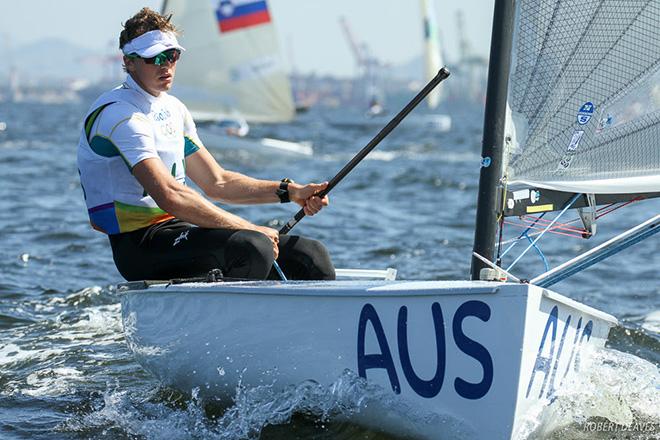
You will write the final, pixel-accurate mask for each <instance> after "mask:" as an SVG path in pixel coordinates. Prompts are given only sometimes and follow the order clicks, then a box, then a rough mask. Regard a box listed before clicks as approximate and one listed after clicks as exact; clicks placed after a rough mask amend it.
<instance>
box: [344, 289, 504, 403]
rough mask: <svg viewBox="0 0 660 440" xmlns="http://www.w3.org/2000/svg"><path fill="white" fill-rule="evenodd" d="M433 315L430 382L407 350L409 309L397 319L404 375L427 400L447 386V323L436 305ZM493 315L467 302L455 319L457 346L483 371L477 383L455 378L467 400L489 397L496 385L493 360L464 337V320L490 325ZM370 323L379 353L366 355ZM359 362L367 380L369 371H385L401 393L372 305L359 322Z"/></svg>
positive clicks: (481, 305)
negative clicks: (433, 359)
mask: <svg viewBox="0 0 660 440" xmlns="http://www.w3.org/2000/svg"><path fill="white" fill-rule="evenodd" d="M431 315H432V317H433V327H434V332H435V335H434V336H435V353H436V369H435V374H434V375H433V377H432V378H430V379H428V380H427V379H423V378H420V377H419V376H418V375H417V373H416V372H415V369H414V366H413V359H411V356H410V351H409V348H408V308H407V307H406V306H402V307H400V308H399V313H398V316H397V346H398V352H399V361H400V363H401V369H402V370H403V375H404V377H405V379H406V382H407V383H408V385H409V386H410V388H412V390H413V391H414V392H415V393H417V394H418V395H419V396H421V397H425V398H432V397H435V396H437V395H438V393H440V391H441V390H442V386H443V384H444V380H445V371H446V366H447V345H446V341H447V339H446V334H445V321H444V316H443V313H442V308H441V307H440V304H438V303H437V302H434V303H433V304H432V305H431ZM490 315H491V311H490V307H489V306H488V304H486V303H484V302H482V301H466V302H464V303H463V304H461V305H460V306H459V307H458V309H457V310H456V313H455V314H454V316H453V319H452V337H453V340H454V343H455V344H456V346H457V347H458V348H459V350H461V351H462V352H463V353H465V354H466V355H468V356H470V357H471V358H473V359H475V360H476V361H477V362H478V363H479V364H480V365H481V368H482V369H483V377H482V379H481V381H480V382H478V383H471V382H468V381H466V380H464V379H462V378H460V377H456V378H455V380H454V389H455V391H456V393H457V394H458V395H459V396H461V397H463V398H465V399H471V400H474V399H480V398H482V397H484V396H485V395H486V394H488V391H489V390H490V388H491V386H492V383H493V359H492V357H491V355H490V353H489V352H488V349H486V347H484V346H483V345H482V344H480V343H479V342H477V341H475V340H473V339H470V338H469V337H467V336H466V335H465V333H464V332H463V321H464V320H465V319H466V318H468V317H475V318H478V319H479V320H481V321H483V322H487V321H488V320H489V319H490ZM367 324H371V327H372V329H373V331H374V334H375V336H376V340H377V342H378V349H379V353H375V354H367V353H365V339H366V332H367ZM357 363H358V368H357V369H358V374H359V375H360V376H361V377H364V378H366V377H367V370H370V369H384V370H385V371H386V372H387V376H388V378H389V381H390V386H391V388H392V391H393V392H394V393H396V394H399V393H401V385H400V382H399V376H398V374H397V371H396V367H395V365H394V359H393V357H392V352H391V350H390V345H389V342H388V341H387V337H386V336H385V331H384V330H383V325H382V323H381V321H380V318H379V316H378V313H377V312H376V309H375V308H374V307H373V306H372V305H371V304H365V305H364V307H362V311H361V312H360V318H359V320H358V340H357Z"/></svg>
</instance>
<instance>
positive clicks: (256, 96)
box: [163, 0, 295, 122]
mask: <svg viewBox="0 0 660 440" xmlns="http://www.w3.org/2000/svg"><path fill="white" fill-rule="evenodd" d="M163 12H164V13H165V14H170V13H171V14H173V15H172V21H173V22H174V24H175V25H176V26H177V27H178V28H180V29H182V30H183V32H182V35H181V37H180V39H179V40H180V42H181V45H182V46H183V47H185V48H186V51H185V52H184V53H183V56H182V57H181V61H180V62H179V63H178V65H177V72H176V81H175V84H174V88H173V90H172V92H173V94H174V95H175V96H177V97H178V98H180V99H181V100H182V101H183V102H184V103H185V104H186V105H187V106H188V108H189V109H190V111H191V113H192V114H193V117H195V118H196V119H210V120H213V119H219V118H222V117H223V116H226V115H231V114H236V113H239V114H240V115H241V116H242V117H244V118H245V119H246V120H248V121H251V122H287V121H290V120H292V119H293V116H294V112H295V109H294V104H293V95H292V92H291V84H290V82H289V78H288V75H287V72H286V69H285V65H284V62H283V60H282V57H281V55H280V51H279V47H278V37H277V33H276V30H275V27H274V24H273V21H272V16H271V15H270V12H269V10H268V5H267V3H266V1H265V0H261V1H259V0H256V1H255V0H231V1H230V0H194V1H193V0H168V1H166V2H165V4H164V5H163Z"/></svg>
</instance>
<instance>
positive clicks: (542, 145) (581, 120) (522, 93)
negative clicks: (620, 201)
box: [504, 0, 660, 194]
mask: <svg viewBox="0 0 660 440" xmlns="http://www.w3.org/2000/svg"><path fill="white" fill-rule="evenodd" d="M515 9H516V10H515V21H514V23H515V24H514V34H513V50H512V63H511V70H510V74H509V86H508V98H507V99H508V100H507V116H506V129H505V138H504V145H505V149H506V150H507V151H508V158H505V162H507V163H506V165H505V168H504V169H505V176H506V178H507V181H508V183H509V185H513V186H514V187H515V186H516V185H518V184H524V185H531V186H538V187H541V188H548V189H552V190H558V191H566V192H575V193H592V194H606V193H607V194H637V193H643V192H658V191H660V25H659V24H658V17H660V0H627V1H608V0H582V1H580V2H573V1H567V0H543V1H539V0H518V1H516V2H515Z"/></svg>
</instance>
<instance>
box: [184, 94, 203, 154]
mask: <svg viewBox="0 0 660 440" xmlns="http://www.w3.org/2000/svg"><path fill="white" fill-rule="evenodd" d="M179 104H180V105H181V111H182V112H183V138H184V140H185V147H184V148H185V151H184V154H185V156H186V157H187V156H190V155H191V154H193V153H195V152H196V151H198V150H199V149H200V147H202V146H203V144H202V140H201V139H200V138H199V136H198V135H197V127H196V126H195V121H194V120H193V117H192V115H191V114H190V112H189V111H188V108H187V107H186V106H185V105H184V104H183V103H182V102H181V101H179Z"/></svg>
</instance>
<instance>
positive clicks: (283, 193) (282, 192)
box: [275, 177, 293, 203]
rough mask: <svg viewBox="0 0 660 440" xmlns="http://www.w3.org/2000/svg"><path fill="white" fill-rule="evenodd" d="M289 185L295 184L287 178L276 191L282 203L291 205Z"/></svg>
mask: <svg viewBox="0 0 660 440" xmlns="http://www.w3.org/2000/svg"><path fill="white" fill-rule="evenodd" d="M289 183H293V180H291V179H289V178H288V177H285V178H284V179H282V180H281V181H280V187H279V188H278V189H277V191H275V194H277V197H279V198H280V203H289V202H290V201H291V199H290V198H289Z"/></svg>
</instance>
